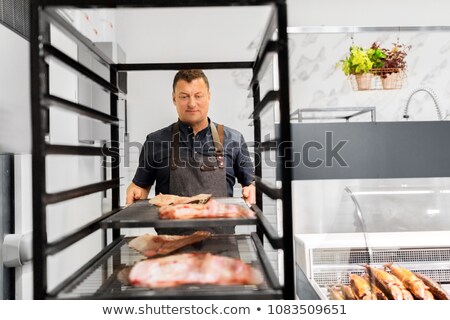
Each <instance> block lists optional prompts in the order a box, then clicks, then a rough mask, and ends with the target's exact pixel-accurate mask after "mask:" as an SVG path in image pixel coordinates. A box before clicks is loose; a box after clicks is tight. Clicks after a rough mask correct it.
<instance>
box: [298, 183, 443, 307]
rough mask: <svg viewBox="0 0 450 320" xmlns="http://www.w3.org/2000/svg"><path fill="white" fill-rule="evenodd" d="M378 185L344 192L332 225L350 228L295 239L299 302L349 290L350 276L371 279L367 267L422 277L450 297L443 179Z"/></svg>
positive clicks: (352, 188)
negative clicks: (341, 289) (404, 271)
mask: <svg viewBox="0 0 450 320" xmlns="http://www.w3.org/2000/svg"><path fill="white" fill-rule="evenodd" d="M379 181H380V182H379V185H373V183H372V185H371V186H367V185H365V186H361V185H357V186H356V185H347V186H345V187H344V188H343V190H342V196H341V198H340V203H339V205H337V207H338V208H337V210H335V211H334V212H333V214H334V219H333V217H329V218H330V219H331V223H330V225H333V224H334V223H333V220H334V221H335V222H337V221H340V222H341V224H342V221H346V223H348V224H351V226H347V228H344V229H342V230H341V232H320V233H304V234H297V235H296V236H295V251H296V263H297V266H296V267H297V268H296V269H297V281H302V282H304V283H306V284H307V286H305V285H304V286H297V287H298V288H299V290H303V292H297V294H298V295H299V296H300V298H302V296H303V298H305V297H308V298H310V299H311V298H320V299H330V292H331V291H332V288H343V287H344V286H347V285H349V284H350V282H351V281H350V279H351V278H350V277H351V275H359V276H364V275H365V274H370V270H368V269H367V266H371V267H373V268H376V269H377V270H385V271H388V272H389V273H390V274H392V273H393V272H391V270H390V269H389V264H390V263H393V265H394V266H398V267H401V268H405V269H407V270H409V271H411V272H414V273H415V275H418V276H421V275H423V276H426V277H428V278H430V279H432V280H434V281H435V282H437V283H439V284H440V286H441V288H442V289H443V290H445V291H447V293H449V292H450V214H449V212H448V208H449V207H450V184H448V181H447V179H428V180H427V179H421V180H420V183H399V182H397V183H387V184H386V183H384V184H383V182H385V180H379ZM423 181H425V183H423ZM336 230H337V229H332V228H330V231H336ZM350 230H353V232H349V231H350ZM369 283H370V281H369ZM308 290H309V293H308V292H305V291H308ZM331 298H335V297H331ZM414 298H415V299H418V297H414ZM435 298H436V299H437V298H438V297H435ZM419 299H420V298H419Z"/></svg>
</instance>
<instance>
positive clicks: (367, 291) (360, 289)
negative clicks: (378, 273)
mask: <svg viewBox="0 0 450 320" xmlns="http://www.w3.org/2000/svg"><path fill="white" fill-rule="evenodd" d="M349 279H350V287H351V288H352V290H353V293H354V294H355V296H356V298H357V299H358V300H372V289H371V285H370V282H369V281H367V280H366V279H364V278H363V277H361V276H359V275H357V274H350V275H349Z"/></svg>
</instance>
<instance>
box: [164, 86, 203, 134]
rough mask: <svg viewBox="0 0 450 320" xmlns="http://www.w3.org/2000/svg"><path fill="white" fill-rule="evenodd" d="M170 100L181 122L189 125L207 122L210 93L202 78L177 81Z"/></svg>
mask: <svg viewBox="0 0 450 320" xmlns="http://www.w3.org/2000/svg"><path fill="white" fill-rule="evenodd" d="M172 100H173V104H174V105H175V107H176V108H177V113H178V117H179V118H180V120H181V121H182V122H184V123H187V124H189V125H190V126H195V125H200V124H204V123H205V121H206V123H207V117H208V109H209V101H210V93H209V90H208V87H207V86H206V83H205V81H203V79H202V78H199V79H194V80H192V81H191V82H187V81H185V80H180V81H178V82H177V84H176V86H175V92H173V94H172Z"/></svg>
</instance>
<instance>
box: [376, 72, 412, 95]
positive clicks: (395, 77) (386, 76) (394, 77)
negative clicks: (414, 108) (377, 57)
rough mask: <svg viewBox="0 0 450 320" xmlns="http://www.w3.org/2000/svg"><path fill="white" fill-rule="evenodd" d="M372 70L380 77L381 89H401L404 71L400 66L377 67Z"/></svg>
mask: <svg viewBox="0 0 450 320" xmlns="http://www.w3.org/2000/svg"><path fill="white" fill-rule="evenodd" d="M372 72H373V73H374V74H375V75H376V76H378V77H380V79H381V85H382V89H384V90H394V89H401V88H403V85H404V84H405V82H406V71H405V69H400V68H379V69H373V70H372Z"/></svg>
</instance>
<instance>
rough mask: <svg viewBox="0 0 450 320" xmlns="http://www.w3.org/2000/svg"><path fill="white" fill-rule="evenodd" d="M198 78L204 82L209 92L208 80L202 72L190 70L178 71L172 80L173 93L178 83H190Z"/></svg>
mask: <svg viewBox="0 0 450 320" xmlns="http://www.w3.org/2000/svg"><path fill="white" fill-rule="evenodd" d="M200 78H201V79H203V81H205V83H206V87H207V88H208V90H209V81H208V78H207V77H206V75H205V74H204V73H203V71H202V70H199V69H191V70H180V71H178V72H177V74H176V75H175V77H174V78H173V85H172V89H173V92H175V87H176V85H177V83H178V81H180V80H184V81H186V82H191V81H192V80H195V79H200Z"/></svg>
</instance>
